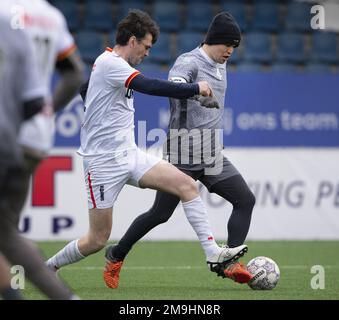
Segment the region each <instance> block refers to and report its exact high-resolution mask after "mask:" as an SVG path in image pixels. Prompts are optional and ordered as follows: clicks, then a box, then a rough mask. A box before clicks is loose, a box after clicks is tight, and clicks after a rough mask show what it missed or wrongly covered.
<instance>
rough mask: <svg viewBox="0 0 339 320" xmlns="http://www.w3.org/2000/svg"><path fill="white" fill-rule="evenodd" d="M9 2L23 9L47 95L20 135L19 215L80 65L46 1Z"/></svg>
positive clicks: (78, 78) (59, 15)
mask: <svg viewBox="0 0 339 320" xmlns="http://www.w3.org/2000/svg"><path fill="white" fill-rule="evenodd" d="M9 2H10V3H11V4H12V5H16V6H21V7H22V9H23V13H24V18H23V21H24V28H25V32H27V34H28V35H29V37H30V38H31V40H32V43H33V47H34V52H35V56H36V58H37V60H38V65H39V71H40V77H41V80H42V83H43V84H44V86H45V87H46V90H48V92H49V94H48V96H47V101H46V104H45V106H44V109H43V111H42V112H41V113H39V114H38V115H36V116H34V117H33V118H32V119H31V120H30V121H27V122H25V123H24V124H23V125H22V127H21V130H20V132H19V143H20V145H21V146H22V147H23V152H24V157H25V161H26V168H25V170H23V171H21V172H17V175H18V178H20V179H21V180H22V184H21V187H22V188H21V192H20V193H19V194H18V195H17V198H16V201H15V203H13V205H14V206H15V208H14V209H15V211H16V212H20V211H21V209H22V207H23V205H24V203H25V200H26V197H27V192H28V186H29V181H30V176H31V174H32V173H33V172H34V170H35V168H36V167H37V166H38V164H39V162H40V161H41V160H42V159H43V158H44V157H45V156H46V155H47V154H48V152H49V150H50V149H51V147H52V146H53V143H54V132H55V116H54V113H55V112H57V111H59V110H60V109H61V108H62V107H65V106H66V105H67V103H68V102H70V100H71V99H72V98H73V97H74V96H75V94H76V93H77V91H78V89H79V87H80V85H81V83H82V82H83V64H82V61H81V59H80V57H79V55H78V53H77V48H76V46H75V43H74V39H73V37H72V35H71V34H70V32H69V31H68V28H67V24H66V21H65V18H64V16H63V15H62V13H61V12H60V11H59V10H58V9H57V8H55V7H53V6H52V5H50V4H49V3H48V2H47V1H45V0H32V1H27V0H10V1H9ZM55 69H56V70H57V71H58V74H59V76H60V77H59V80H58V83H57V86H56V88H55V90H54V92H53V95H52V94H51V93H50V87H51V82H52V76H53V73H54V71H55Z"/></svg>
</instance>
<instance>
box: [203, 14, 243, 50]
mask: <svg viewBox="0 0 339 320" xmlns="http://www.w3.org/2000/svg"><path fill="white" fill-rule="evenodd" d="M240 39H241V36H240V28H239V26H238V24H237V23H236V21H235V19H234V18H233V17H232V15H231V14H229V13H228V12H221V13H219V14H217V15H216V16H215V17H214V18H213V21H212V22H211V24H210V26H209V28H208V31H207V34H206V38H205V42H204V43H206V44H210V45H211V44H228V45H232V46H234V47H237V46H239V43H240Z"/></svg>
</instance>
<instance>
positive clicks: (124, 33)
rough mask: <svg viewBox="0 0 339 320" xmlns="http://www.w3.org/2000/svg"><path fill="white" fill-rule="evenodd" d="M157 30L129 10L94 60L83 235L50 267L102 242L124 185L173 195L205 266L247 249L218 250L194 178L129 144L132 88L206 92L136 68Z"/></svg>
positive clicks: (107, 275)
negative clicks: (113, 40)
mask: <svg viewBox="0 0 339 320" xmlns="http://www.w3.org/2000/svg"><path fill="white" fill-rule="evenodd" d="M158 34H159V29H158V26H157V24H156V23H155V22H154V21H153V20H152V19H151V18H150V16H149V15H148V14H147V13H145V12H142V11H139V10H132V11H130V12H129V14H128V15H127V17H126V18H124V19H123V20H122V21H120V23H119V24H118V27H117V34H116V45H115V46H114V48H113V49H110V48H108V49H107V50H106V51H105V52H104V53H103V54H101V55H100V56H99V57H98V58H97V59H96V61H95V63H94V66H93V70H92V73H91V77H90V81H89V85H88V91H87V95H86V99H85V119H84V123H83V125H82V128H81V147H80V149H79V153H80V155H81V156H82V157H83V163H84V171H85V181H86V185H87V191H88V206H89V232H88V233H87V234H86V235H85V236H83V237H81V238H80V239H77V240H74V241H72V242H71V243H69V244H68V245H67V246H66V247H64V248H63V249H62V250H60V251H59V252H58V253H57V254H56V255H54V256H53V257H52V258H50V259H49V260H48V261H47V264H48V265H49V266H50V267H52V268H60V267H62V266H64V265H67V264H70V263H74V262H77V261H79V260H81V259H83V258H84V257H86V256H88V255H90V254H93V253H95V252H97V251H99V250H101V249H102V248H103V247H104V246H105V244H106V242H107V240H108V238H109V236H110V233H111V229H112V213H113V205H114V202H115V201H116V199H117V197H118V195H119V193H120V191H121V189H122V188H123V186H124V185H125V184H126V183H129V184H132V185H134V186H137V187H141V188H151V189H155V190H162V191H165V192H168V193H170V194H173V195H175V196H177V197H179V198H180V200H181V202H182V205H183V208H184V211H185V212H186V214H187V215H189V216H190V217H191V219H190V223H191V225H192V227H193V229H194V230H195V232H196V234H197V235H198V238H199V240H200V243H201V245H202V247H203V249H204V251H205V254H206V258H207V259H208V261H210V262H211V263H213V264H215V265H218V264H221V263H223V262H224V261H231V260H232V259H235V258H236V257H239V256H241V255H243V254H244V253H245V252H246V251H247V246H246V245H241V246H238V247H235V248H232V249H230V248H221V247H219V246H218V245H217V244H216V242H215V240H214V237H213V234H212V231H211V228H210V225H209V220H208V216H207V212H206V209H205V207H204V204H203V202H202V200H201V198H200V196H199V190H198V188H197V185H196V183H195V181H194V180H193V179H192V178H191V177H189V176H187V175H185V174H184V173H182V172H181V171H180V170H178V169H177V168H175V167H174V166H173V165H172V164H170V163H168V162H165V161H163V160H161V159H159V158H156V157H154V156H151V155H149V154H146V153H144V152H142V151H141V150H140V149H139V148H138V147H137V145H136V143H135V138H134V106H133V90H136V91H139V92H142V93H145V94H150V95H157V96H167V97H173V98H177V99H187V98H190V97H194V96H196V95H202V96H206V97H210V96H212V91H211V89H210V87H209V85H208V84H207V82H206V81H199V82H197V83H174V82H170V81H165V80H158V79H150V78H147V77H145V76H143V75H142V74H140V72H139V71H138V70H136V69H135V68H134V66H136V65H138V64H139V63H141V61H142V60H143V59H144V58H145V57H147V56H148V55H149V51H150V49H151V47H152V45H153V44H154V43H155V42H156V41H157V37H158ZM112 267H114V265H113V263H112V262H110V261H107V265H106V269H105V271H104V280H105V283H106V285H107V286H108V287H110V288H112V287H114V286H115V284H114V281H115V280H114V279H113V278H112Z"/></svg>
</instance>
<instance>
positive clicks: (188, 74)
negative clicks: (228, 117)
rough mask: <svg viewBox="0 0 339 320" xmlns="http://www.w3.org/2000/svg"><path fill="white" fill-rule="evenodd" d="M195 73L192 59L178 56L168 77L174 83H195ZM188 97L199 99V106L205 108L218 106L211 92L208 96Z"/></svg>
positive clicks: (196, 69) (196, 67) (196, 73)
mask: <svg viewBox="0 0 339 320" xmlns="http://www.w3.org/2000/svg"><path fill="white" fill-rule="evenodd" d="M197 75H198V66H197V64H196V63H195V62H194V60H193V59H187V58H186V57H184V56H180V57H179V58H178V59H177V61H176V62H175V64H174V66H173V67H172V68H171V70H170V73H169V77H168V79H169V80H170V81H173V82H176V83H195V82H196V79H197ZM189 99H191V100H196V101H199V102H200V104H201V106H203V107H206V108H217V109H218V108H219V104H218V101H217V100H216V99H215V97H213V93H212V94H211V95H209V96H202V95H195V96H193V97H189Z"/></svg>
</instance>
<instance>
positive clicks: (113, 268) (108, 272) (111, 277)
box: [103, 260, 123, 289]
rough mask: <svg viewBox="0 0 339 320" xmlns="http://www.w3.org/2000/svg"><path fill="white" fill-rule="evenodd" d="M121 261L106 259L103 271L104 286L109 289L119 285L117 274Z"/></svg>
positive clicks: (118, 273) (118, 274)
mask: <svg viewBox="0 0 339 320" xmlns="http://www.w3.org/2000/svg"><path fill="white" fill-rule="evenodd" d="M122 264H123V261H115V262H112V261H110V260H107V261H106V266H105V270H104V273H103V277H104V281H105V283H106V286H107V287H108V288H111V289H116V288H118V286H119V276H120V270H121V267H122Z"/></svg>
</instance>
